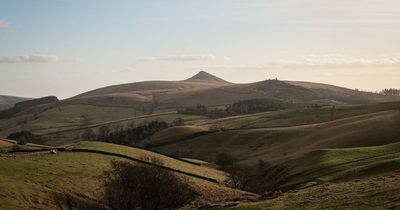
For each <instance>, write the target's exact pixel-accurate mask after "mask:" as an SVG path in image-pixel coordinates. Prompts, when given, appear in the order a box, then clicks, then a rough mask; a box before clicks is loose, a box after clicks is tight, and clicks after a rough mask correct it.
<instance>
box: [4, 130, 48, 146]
mask: <svg viewBox="0 0 400 210" xmlns="http://www.w3.org/2000/svg"><path fill="white" fill-rule="evenodd" d="M7 139H10V140H14V141H16V142H17V143H18V144H20V145H25V144H27V143H28V142H29V143H35V144H40V143H42V139H41V137H40V136H37V135H35V134H33V133H31V132H29V131H18V132H15V133H11V134H10V135H8V136H7Z"/></svg>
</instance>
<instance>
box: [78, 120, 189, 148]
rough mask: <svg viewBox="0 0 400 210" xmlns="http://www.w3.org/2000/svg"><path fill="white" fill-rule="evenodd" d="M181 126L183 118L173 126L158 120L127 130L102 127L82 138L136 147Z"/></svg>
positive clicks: (87, 132) (173, 123) (90, 131)
mask: <svg viewBox="0 0 400 210" xmlns="http://www.w3.org/2000/svg"><path fill="white" fill-rule="evenodd" d="M179 125H184V120H183V119H181V118H177V119H175V120H174V121H173V122H172V123H171V124H168V123H167V122H164V121H161V120H156V121H151V122H149V123H145V124H142V125H139V126H137V127H136V126H131V127H130V128H127V129H123V128H122V127H117V128H114V129H113V130H111V129H110V128H109V127H108V126H101V127H99V128H98V131H97V133H96V132H95V131H93V130H92V129H87V130H85V131H84V132H83V134H82V135H81V138H82V139H83V140H98V141H104V142H110V143H114V144H121V145H134V144H137V143H139V142H140V141H142V140H144V139H146V138H148V137H150V136H151V135H153V134H155V133H156V132H158V131H160V130H163V129H166V128H168V127H171V126H179Z"/></svg>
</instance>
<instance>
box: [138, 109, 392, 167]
mask: <svg viewBox="0 0 400 210" xmlns="http://www.w3.org/2000/svg"><path fill="white" fill-rule="evenodd" d="M398 105H399V104H397V105H396V106H395V107H393V106H394V105H393V104H392V105H390V106H387V105H380V104H378V105H376V106H377V107H381V106H382V107H386V108H382V109H381V108H379V109H378V108H377V107H374V108H373V107H370V108H368V109H369V110H370V113H368V114H360V115H355V116H353V115H354V114H355V113H354V110H353V109H352V107H351V108H350V109H349V110H350V111H348V112H347V111H346V112H347V115H345V114H344V113H341V114H342V117H343V118H341V119H337V120H333V121H327V122H320V123H317V122H318V121H319V120H323V117H321V118H318V116H321V115H322V116H323V114H321V112H322V113H324V109H316V110H314V112H313V110H307V111H306V114H304V112H303V111H302V110H300V111H289V112H290V114H289V116H290V117H287V115H288V114H287V113H285V112H286V111H278V112H272V113H265V114H259V115H260V116H261V117H260V118H257V115H249V116H246V117H243V118H240V117H234V118H226V119H220V120H217V121H216V122H218V124H220V125H221V126H223V127H224V126H227V128H225V129H223V130H219V131H216V132H211V133H205V134H204V135H196V133H199V132H198V131H196V130H195V129H193V128H192V127H190V129H189V131H193V133H190V132H189V131H188V134H187V136H188V137H189V138H184V137H177V138H176V139H173V138H170V137H169V136H170V135H173V134H169V133H170V131H171V133H175V132H174V130H169V129H167V130H164V131H161V132H160V133H159V134H156V135H155V136H152V137H151V138H150V139H149V140H146V142H147V144H148V145H149V147H150V148H152V149H155V150H157V151H161V152H163V153H168V154H182V155H183V156H188V155H189V157H195V158H198V159H203V160H207V161H212V158H213V157H214V156H215V155H216V154H218V153H221V152H224V153H228V154H231V155H234V156H235V157H237V158H238V159H239V160H240V161H241V162H242V163H244V164H254V163H256V162H257V161H258V160H265V161H268V162H271V163H272V162H280V161H284V160H287V159H290V158H295V157H298V156H301V155H304V154H306V153H308V152H312V151H314V150H318V149H326V148H346V147H362V146H377V145H383V144H388V143H394V142H396V141H397V139H398V137H399V136H400V130H399V129H398V125H399V123H400V109H397V107H398ZM318 110H320V111H321V112H319V111H318ZM351 110H353V111H351ZM360 110H361V109H360ZM376 110H386V111H376ZM357 112H359V111H357ZM274 114H276V115H277V116H274ZM339 114H340V113H339ZM265 115H267V117H265ZM282 115H283V117H282ZM278 116H279V117H278ZM328 116H329V115H328ZM346 116H350V117H346ZM248 118H250V119H251V120H250V119H248ZM313 119H318V121H315V120H313ZM242 120H243V121H244V122H242ZM269 121H275V122H276V123H271V124H269ZM212 122H214V123H215V121H212ZM249 122H255V123H254V125H252V124H250V123H249ZM309 122H312V124H307V123H309ZM278 123H280V125H281V126H278V127H275V124H278ZM211 124H212V123H211ZM206 125H209V124H207V123H206V124H203V125H202V126H206ZM243 125H246V126H245V127H250V128H242V127H243ZM259 125H264V126H266V127H262V128H260V127H258V126H259ZM251 126H254V128H251ZM268 126H271V127H268ZM181 129H184V127H182V128H181ZM181 133H183V132H182V131H181ZM164 136H165V138H164ZM151 142H163V144H161V145H157V144H151Z"/></svg>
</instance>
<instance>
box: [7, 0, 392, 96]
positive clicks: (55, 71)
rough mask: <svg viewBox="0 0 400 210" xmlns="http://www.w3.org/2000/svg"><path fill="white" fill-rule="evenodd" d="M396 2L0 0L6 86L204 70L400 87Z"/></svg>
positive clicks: (43, 86) (91, 83)
mask: <svg viewBox="0 0 400 210" xmlns="http://www.w3.org/2000/svg"><path fill="white" fill-rule="evenodd" d="M399 37H400V1H398V0H336V1H321V0H264V1H260V0H253V1H251V0H159V1H156V0H143V1H133V0H129V1H128V0H113V1H111V0H0V94H8V95H19V96H29V97H39V96H45V95H56V96H59V97H61V98H66V97H70V96H73V95H76V94H79V93H81V92H84V91H87V90H90V89H94V88H98V87H102V86H106V85H112V84H119V83H127V82H136V81H143V80H180V79H185V78H186V77H189V76H191V75H192V74H195V73H196V72H198V71H200V70H205V71H208V72H210V73H213V74H215V75H217V76H220V77H222V78H224V79H227V80H229V81H232V82H254V81H259V80H262V79H267V78H275V77H278V78H279V79H285V80H303V81H314V82H323V83H330V84H335V85H340V86H345V87H349V88H359V89H362V90H373V91H375V90H379V89H382V88H385V87H395V88H400V38H399Z"/></svg>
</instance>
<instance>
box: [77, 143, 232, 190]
mask: <svg viewBox="0 0 400 210" xmlns="http://www.w3.org/2000/svg"><path fill="white" fill-rule="evenodd" d="M72 148H78V149H91V150H97V151H105V152H111V153H117V154H122V155H126V156H130V157H133V158H137V159H140V158H143V157H155V158H157V159H160V160H161V161H162V162H163V163H164V165H165V166H166V167H169V168H172V169H177V170H181V171H184V172H188V173H192V174H197V175H200V176H204V177H208V178H211V179H215V180H218V181H220V182H223V181H224V180H225V179H226V176H225V174H224V173H223V172H221V171H218V170H215V169H213V168H209V167H205V166H199V165H195V164H191V163H187V162H184V161H182V160H178V159H175V158H172V157H167V156H164V155H161V154H158V153H155V152H151V151H148V150H144V149H139V148H133V147H127V146H121V145H116V144H110V143H104V142H94V141H82V142H79V143H77V144H75V145H73V146H72Z"/></svg>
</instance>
